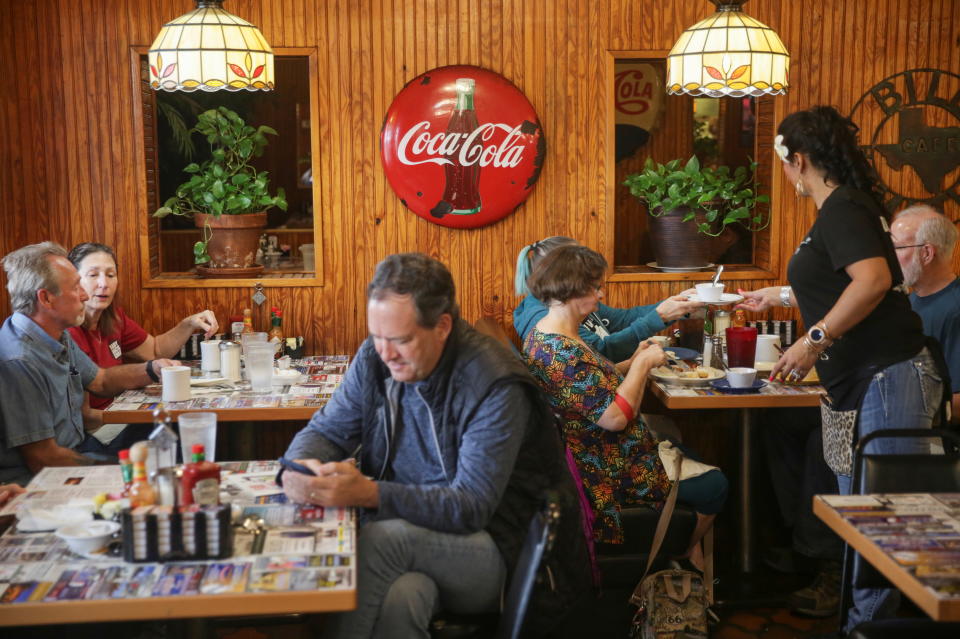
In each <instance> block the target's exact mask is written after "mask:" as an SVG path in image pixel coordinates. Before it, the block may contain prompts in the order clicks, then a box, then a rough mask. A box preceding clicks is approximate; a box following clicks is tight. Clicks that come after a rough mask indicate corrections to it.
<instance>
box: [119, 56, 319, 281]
mask: <svg viewBox="0 0 960 639" xmlns="http://www.w3.org/2000/svg"><path fill="white" fill-rule="evenodd" d="M146 53H147V49H146V47H133V49H132V52H131V59H132V65H133V69H134V84H135V87H136V92H137V99H136V105H137V109H136V121H137V124H138V127H139V130H140V131H141V132H142V136H141V140H142V144H143V146H142V147H141V153H139V154H138V156H139V157H140V158H142V161H143V164H142V168H143V175H144V182H143V185H144V191H143V193H142V197H141V199H140V201H141V202H142V208H141V210H140V212H139V215H140V220H141V224H140V229H141V233H140V253H141V268H142V272H143V273H144V274H145V277H144V286H145V287H146V288H192V287H198V288H200V287H225V286H226V287H230V286H250V285H253V284H255V283H262V284H263V286H267V287H270V286H310V285H314V286H316V285H321V284H322V267H323V253H322V250H321V235H320V229H321V228H322V222H321V217H322V216H321V207H320V185H319V179H318V178H319V133H318V127H317V125H316V123H317V121H318V117H317V111H318V100H317V97H318V93H317V92H318V87H317V81H318V80H317V72H316V67H317V60H316V56H317V53H316V49H314V48H276V49H274V54H275V62H274V64H275V77H276V85H277V88H276V89H275V90H274V91H271V92H260V91H255V92H248V91H237V92H233V91H217V92H212V93H205V92H202V91H195V92H191V93H184V92H173V93H168V92H165V91H154V90H153V89H151V88H150V86H149V84H148V80H149V72H148V68H147V56H146ZM218 106H226V107H228V108H230V109H232V110H234V111H236V112H237V113H238V114H239V115H240V116H241V117H242V118H244V120H246V122H247V124H249V125H251V126H259V125H264V124H265V125H267V126H270V127H272V128H273V129H275V130H276V131H277V134H278V135H276V136H268V139H269V144H268V145H267V147H266V150H265V153H264V155H263V156H262V157H260V158H257V160H255V161H254V162H253V164H254V166H255V167H256V168H257V170H258V171H268V172H269V177H270V192H271V193H274V192H275V191H276V189H277V188H278V187H282V188H283V189H284V191H285V194H286V199H287V203H288V209H287V211H281V210H279V209H277V208H273V209H270V211H269V212H268V222H267V224H268V226H267V229H266V231H265V233H266V235H267V236H268V237H269V236H273V237H276V243H277V244H278V245H280V246H283V247H286V248H287V250H288V251H289V258H286V257H285V258H279V259H277V260H275V261H274V262H272V263H266V264H264V265H265V266H266V267H267V268H266V269H265V271H264V273H263V274H262V275H261V276H260V277H258V278H256V279H219V278H218V279H212V280H208V279H203V278H200V277H198V276H197V275H196V274H195V273H194V272H193V271H192V270H191V269H192V267H193V245H194V243H195V242H196V241H197V240H199V239H201V231H200V229H198V228H196V226H195V225H194V222H193V220H192V218H186V217H179V216H173V215H170V216H167V217H165V218H163V219H156V218H153V217H152V213H153V212H154V211H155V210H156V209H157V208H158V207H159V206H160V204H161V203H163V202H164V201H165V200H166V199H167V198H169V197H171V196H172V195H173V194H174V192H175V190H176V187H177V186H178V185H179V184H181V183H183V182H184V181H186V180H187V179H189V176H188V174H186V173H183V171H182V169H183V167H184V166H186V165H187V164H189V163H190V162H202V161H203V160H204V159H206V158H207V157H209V147H208V145H207V143H206V141H205V140H204V139H203V138H202V137H201V136H199V135H194V136H193V143H194V144H193V148H192V149H190V148H189V145H188V144H185V142H184V138H185V135H184V132H185V131H186V130H187V129H189V128H190V127H192V126H193V125H194V124H195V123H196V116H197V114H198V113H200V112H202V111H205V110H207V109H210V108H216V107H218ZM309 244H312V245H313V246H314V254H315V260H314V262H315V266H314V268H312V269H310V268H309V265H307V264H305V263H304V260H303V258H302V255H303V253H302V252H301V251H300V247H301V246H303V245H309Z"/></svg>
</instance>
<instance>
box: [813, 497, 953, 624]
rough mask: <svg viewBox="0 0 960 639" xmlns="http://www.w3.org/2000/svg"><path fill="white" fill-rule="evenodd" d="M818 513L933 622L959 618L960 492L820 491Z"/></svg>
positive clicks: (816, 502) (816, 504)
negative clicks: (838, 492) (857, 493)
mask: <svg viewBox="0 0 960 639" xmlns="http://www.w3.org/2000/svg"><path fill="white" fill-rule="evenodd" d="M813 512H814V514H816V516H817V517H819V518H820V519H821V520H823V521H824V523H826V524H827V525H828V526H830V528H831V529H832V530H833V531H834V532H835V533H837V535H839V536H840V537H841V538H842V539H843V540H844V541H845V542H847V543H848V544H849V545H850V546H851V547H852V548H853V549H854V550H856V551H857V552H858V553H860V555H861V556H862V557H863V558H864V559H866V560H867V561H868V562H870V564H872V565H873V566H874V567H875V568H876V569H877V570H878V571H880V573H882V574H883V576H885V577H886V578H887V579H889V580H890V582H891V583H892V584H893V585H894V586H896V587H897V588H898V589H899V590H900V591H901V592H903V593H904V594H905V595H906V596H907V597H909V598H910V600H911V601H913V603H915V604H916V605H917V606H918V607H919V608H920V609H921V610H923V611H924V612H925V613H927V614H928V615H929V616H930V618H931V619H933V620H934V621H960V493H915V494H911V493H904V494H868V495H816V496H815V497H814V498H813Z"/></svg>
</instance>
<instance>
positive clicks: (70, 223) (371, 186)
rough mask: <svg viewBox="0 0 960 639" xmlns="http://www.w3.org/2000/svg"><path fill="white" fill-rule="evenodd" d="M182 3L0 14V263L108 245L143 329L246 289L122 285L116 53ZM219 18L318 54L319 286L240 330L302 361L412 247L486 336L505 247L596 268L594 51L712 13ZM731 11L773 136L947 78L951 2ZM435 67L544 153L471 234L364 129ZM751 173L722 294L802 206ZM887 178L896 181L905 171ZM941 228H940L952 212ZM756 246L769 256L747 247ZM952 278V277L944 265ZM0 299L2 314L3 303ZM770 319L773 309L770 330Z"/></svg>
mask: <svg viewBox="0 0 960 639" xmlns="http://www.w3.org/2000/svg"><path fill="white" fill-rule="evenodd" d="M854 4H855V8H854ZM188 5H189V2H188V1H187V0H155V1H154V2H149V3H142V2H137V1H135V0H113V1H112V2H103V1H102V0H69V1H68V0H34V1H33V2H0V56H3V57H4V59H9V60H13V61H15V63H16V64H17V67H18V68H24V69H29V70H30V73H29V74H17V75H16V76H15V80H14V82H15V84H14V85H13V87H11V90H10V91H6V92H4V93H3V94H0V121H2V124H0V127H2V133H0V147H2V152H0V201H2V202H3V207H2V208H0V225H2V229H0V254H5V253H8V252H9V251H11V250H13V249H15V248H18V247H20V246H23V245H24V244H27V243H32V242H39V241H42V240H48V239H49V240H55V241H58V242H60V243H61V244H64V245H65V246H67V247H69V246H72V245H73V244H75V243H76V242H79V241H82V240H91V239H94V240H99V241H105V242H107V243H112V244H113V245H114V248H115V250H117V252H118V255H119V256H120V265H119V266H120V271H121V295H122V296H123V299H124V303H125V305H126V306H125V307H126V310H127V311H128V312H129V313H130V315H131V316H132V317H134V319H137V320H138V321H140V322H141V323H142V324H143V325H144V327H145V328H147V329H148V330H150V331H151V332H154V333H157V332H162V331H165V330H168V329H169V328H170V327H171V326H173V324H175V323H176V322H177V321H179V320H180V319H181V318H182V317H183V316H185V315H187V314H189V313H191V312H194V311H196V310H200V309H201V308H210V309H212V310H214V311H215V312H216V313H217V314H218V316H219V317H220V318H221V320H222V321H225V320H226V317H227V316H228V315H231V314H235V313H238V312H240V311H241V310H242V309H243V308H244V307H248V306H252V302H251V299H250V295H251V293H252V288H248V287H252V285H253V284H254V283H255V281H254V280H247V281H242V282H238V283H237V284H236V286H234V287H232V288H230V287H227V286H226V285H225V284H224V283H215V282H198V283H196V284H189V285H185V284H184V283H183V282H182V281H178V282H169V283H168V284H167V285H163V284H151V285H150V286H151V287H150V288H145V287H143V286H142V283H145V282H150V281H151V278H150V264H149V262H148V261H145V260H143V259H142V251H141V247H143V246H146V243H147V238H148V235H147V234H146V233H145V232H144V229H143V228H142V226H143V225H145V220H144V218H145V216H144V215H143V214H142V213H143V207H144V206H145V202H146V193H145V184H144V182H143V178H142V176H143V175H144V166H143V159H142V158H143V149H142V145H141V143H140V142H139V141H138V136H139V132H140V131H141V130H142V122H141V121H140V120H139V117H140V116H139V115H138V114H137V109H138V104H139V98H138V86H137V85H138V79H137V76H136V73H135V70H136V64H134V58H133V53H132V52H131V53H130V55H129V56H128V55H127V54H128V52H130V51H131V49H130V48H131V47H135V46H137V45H147V44H149V43H150V42H151V41H152V40H153V38H154V37H155V36H156V34H157V31H158V30H159V28H160V25H162V24H163V23H164V22H166V21H168V20H170V19H173V18H175V17H176V16H178V15H181V14H182V13H183V12H184V11H186V10H188V9H189V6H188ZM230 5H231V7H230V10H231V11H232V12H234V13H236V14H237V15H239V16H241V17H243V18H246V19H249V20H251V21H253V22H258V23H259V24H260V25H261V27H262V29H263V33H264V35H265V36H266V38H267V40H268V41H269V42H270V43H271V45H273V46H274V47H276V48H277V49H278V50H279V49H282V48H283V47H293V48H297V47H302V48H308V49H311V50H316V51H317V55H316V58H315V60H314V61H313V63H312V64H311V67H310V68H311V76H312V77H313V78H315V80H316V85H317V86H316V89H315V100H313V101H312V103H311V115H312V119H313V125H314V126H313V135H314V141H313V142H312V144H313V145H314V147H315V148H316V149H317V150H318V152H317V153H316V154H315V155H314V158H313V169H314V177H315V179H316V180H318V184H319V188H318V189H317V191H316V192H315V193H314V206H315V210H316V211H318V212H320V213H321V214H322V223H321V224H318V225H317V227H316V228H315V235H314V237H315V241H314V244H315V245H316V247H317V266H318V268H321V269H322V276H321V277H318V278H316V279H317V282H316V285H314V286H303V285H302V282H292V283H290V282H287V281H286V280H265V281H264V284H265V285H268V284H269V283H270V282H280V283H279V284H277V286H276V287H274V288H268V289H267V296H268V298H269V300H268V302H267V303H265V304H264V306H263V307H254V313H255V318H256V320H255V321H257V322H258V323H259V326H261V327H266V324H267V318H266V315H268V314H269V306H270V305H274V304H275V305H278V306H280V307H282V308H283V309H284V311H285V313H286V315H285V326H284V327H285V329H286V330H287V332H288V333H289V334H294V335H301V334H302V335H304V337H305V338H306V340H307V345H308V348H309V349H310V350H311V351H326V352H351V351H352V350H353V349H354V348H356V346H357V345H359V343H360V341H361V340H362V339H363V338H364V337H365V335H366V318H365V297H364V288H365V284H366V282H367V280H368V279H369V278H370V276H371V274H372V272H373V269H374V267H375V265H376V263H377V261H378V260H380V259H382V258H383V257H384V256H385V255H387V254H389V253H395V252H399V251H411V250H419V251H425V252H427V253H430V254H432V255H435V256H437V257H439V258H440V259H443V260H444V261H446V262H447V264H448V265H449V266H450V269H451V272H452V273H453V275H454V278H455V280H456V282H457V284H458V287H459V291H460V297H459V301H460V305H461V308H462V311H463V315H464V316H465V317H466V318H467V319H471V320H472V319H476V318H477V317H480V316H481V315H483V314H493V315H495V316H497V317H499V318H500V319H501V321H503V322H504V323H505V324H506V323H508V322H509V321H510V312H511V310H512V308H513V307H514V306H515V305H516V303H517V301H518V300H517V298H516V296H515V295H514V293H513V284H512V281H513V270H514V262H515V259H516V255H517V252H518V251H519V249H520V248H521V247H522V246H523V245H525V244H529V243H530V242H532V241H534V240H538V239H541V238H543V237H546V236H549V235H570V236H574V237H577V239H579V240H581V241H582V242H584V243H585V244H587V245H589V246H591V247H594V248H596V249H598V250H600V251H601V252H602V253H603V254H604V255H606V256H607V257H608V258H609V257H611V256H613V255H614V251H615V249H614V247H615V243H614V241H613V237H612V224H613V217H612V215H613V207H614V205H615V202H616V200H615V194H616V191H615V185H613V184H612V183H611V180H612V176H614V175H615V172H614V171H613V170H611V168H610V166H609V165H608V162H609V160H608V157H609V156H611V155H612V153H610V152H609V151H610V150H611V149H612V145H613V139H612V137H611V131H610V130H609V129H608V127H609V123H610V121H611V120H612V118H611V116H610V114H609V113H608V110H609V109H610V108H611V104H610V98H612V96H610V94H609V92H610V87H611V86H612V79H611V78H610V77H609V72H610V71H609V64H608V58H609V56H610V55H611V54H610V53H609V52H611V51H636V52H638V53H639V54H644V55H646V54H649V53H650V52H657V53H660V52H664V53H665V52H666V51H667V50H669V49H670V47H671V46H672V45H673V43H674V42H675V40H676V38H677V36H678V35H679V34H680V33H681V32H682V31H683V30H684V29H685V28H687V27H689V26H690V25H691V24H693V23H694V22H696V21H697V20H699V19H702V18H704V17H706V16H707V15H710V13H711V12H712V11H713V7H712V5H711V4H710V3H708V2H705V1H701V0H698V1H695V2H694V1H691V0H663V1H661V2H653V1H652V0H648V1H645V2H637V1H636V0H549V1H548V2H537V1H533V0H351V1H350V2H327V1H324V0H269V1H268V0H235V2H232V3H230ZM745 10H746V12H747V13H748V14H749V15H751V16H754V17H756V18H757V19H759V20H761V21H763V22H765V23H766V24H769V25H770V26H771V27H773V28H774V29H776V30H777V32H778V33H779V34H780V36H781V38H782V39H783V41H784V43H785V44H786V46H787V48H788V49H789V51H790V53H791V54H792V62H791V77H790V80H791V88H790V92H789V93H788V94H787V95H786V96H784V97H777V98H774V99H772V104H773V119H772V123H771V124H772V126H774V127H775V126H776V124H777V123H778V122H779V121H780V120H781V119H782V118H783V117H784V116H785V115H787V114H788V113H790V112H792V111H795V110H798V109H802V108H807V107H810V106H812V105H815V104H824V103H826V104H834V105H836V106H837V107H838V109H839V110H840V111H841V113H848V112H849V111H850V109H851V108H852V106H853V104H854V103H855V102H856V100H857V99H859V97H860V96H861V95H863V93H864V92H865V91H866V90H867V89H869V88H870V87H872V86H873V85H875V84H876V83H877V82H879V81H880V80H882V79H884V78H886V77H888V76H890V75H892V74H894V73H897V72H899V71H903V70H905V69H912V68H921V67H930V68H939V69H947V70H954V71H956V70H957V69H960V48H958V47H957V40H958V37H960V3H958V2H956V1H955V0H909V1H907V0H858V1H857V2H856V3H851V2H843V1H842V0H827V1H825V2H819V3H817V2H814V3H801V2H796V0H752V1H751V2H749V3H748V4H747V5H746V6H745ZM142 50H143V51H145V50H146V47H145V46H144V47H142ZM445 64H478V65H482V66H485V67H487V68H489V69H491V70H493V71H496V72H498V73H501V74H503V75H504V76H505V77H506V78H507V79H509V80H510V81H511V82H513V83H514V84H516V85H517V86H518V87H519V88H520V89H521V90H522V91H523V92H524V93H525V94H526V95H527V97H528V98H529V99H530V101H531V103H532V104H533V105H534V108H535V109H536V110H537V113H538V114H539V116H540V119H541V122H542V124H543V127H544V131H545V135H546V139H547V145H548V146H547V149H548V151H547V158H546V161H545V163H544V166H543V172H542V174H541V177H540V181H539V183H538V184H537V185H536V187H535V189H534V191H533V193H532V194H531V196H530V198H529V199H528V200H527V201H526V202H525V203H524V204H523V206H521V207H520V209H519V210H518V211H517V212H516V213H515V214H513V215H511V216H509V217H508V218H506V219H504V220H502V221H500V222H498V223H497V224H494V225H492V226H489V227H485V228H482V229H476V230H469V231H454V230H450V229H444V228H440V227H438V226H435V225H432V224H430V223H429V222H427V221H425V220H422V219H420V218H419V217H417V216H416V215H414V214H413V213H411V212H409V211H407V210H406V209H405V208H404V207H403V205H402V204H400V202H399V201H398V199H397V197H396V196H395V195H394V193H393V191H392V190H391V189H390V186H389V184H388V182H387V180H386V178H385V176H384V174H383V170H382V168H381V165H380V156H379V134H380V127H381V124H382V118H383V115H384V113H385V112H386V110H387V108H388V107H389V105H390V102H391V101H392V99H393V96H395V95H396V94H397V92H399V91H400V90H401V89H402V88H403V86H404V84H405V83H407V82H409V81H410V80H411V79H412V78H414V77H415V76H416V75H418V74H420V73H422V72H424V71H427V70H428V69H430V68H431V67H432V66H439V65H445ZM93 70H96V71H95V73H94V71H93ZM105 78H106V79H109V81H107V80H105ZM117 78H120V81H116V79H117ZM125 79H126V80H125ZM125 82H129V85H127V86H125ZM278 90H282V88H281V89H278ZM873 124H874V126H875V125H876V123H873ZM935 125H936V126H946V124H945V123H944V122H941V121H937V122H936V123H935ZM682 126H683V125H682V123H673V122H672V121H671V122H670V123H665V128H664V129H662V133H664V134H669V135H676V136H680V135H685V133H684V132H683V131H682V130H681V127H682ZM763 135H765V134H761V133H759V131H758V136H760V137H758V141H757V144H758V149H759V150H764V148H765V145H769V144H770V142H771V140H770V139H766V140H764V139H763V137H762V136H763ZM758 160H759V157H758ZM761 164H762V165H767V166H766V167H765V168H766V169H767V170H769V173H770V180H771V181H770V184H771V185H772V191H773V194H774V198H773V202H772V212H773V222H772V225H774V229H773V230H774V232H773V234H772V235H771V242H770V245H769V253H770V268H769V269H762V270H761V271H758V272H757V273H756V274H755V275H759V276H763V272H768V273H769V274H770V275H769V278H767V279H747V278H748V275H747V274H742V275H738V276H737V279H736V280H730V282H731V284H732V283H734V282H736V283H738V284H739V283H743V284H744V285H749V286H750V287H752V288H756V287H760V286H763V285H772V284H779V283H782V282H783V281H784V280H785V272H784V271H785V269H786V263H787V259H788V258H789V256H790V255H792V254H793V251H794V249H795V248H796V246H797V244H798V243H799V242H800V241H801V240H802V238H803V235H804V234H805V232H806V230H807V229H808V228H809V226H810V225H811V224H812V222H813V220H814V218H815V210H814V207H813V204H812V203H811V202H809V201H806V200H801V201H798V200H797V199H796V197H795V196H794V194H793V190H792V188H791V187H790V185H789V184H787V183H786V181H785V180H784V179H783V177H782V171H781V170H780V169H779V166H777V164H776V161H775V160H773V159H771V160H769V161H767V160H763V161H762V162H761ZM903 174H904V176H907V177H903V176H901V178H902V179H903V180H907V179H908V177H909V176H910V175H911V174H910V173H909V171H904V172H903ZM947 214H948V215H949V216H950V217H951V218H952V219H957V218H960V210H958V207H957V205H956V204H955V203H953V202H951V203H949V204H948V206H947ZM777 225H779V226H777ZM94 236H96V237H94ZM759 241H760V240H759V238H758V242H759ZM758 250H767V249H766V247H763V246H762V245H760V244H759V243H758ZM954 267H955V270H960V268H958V267H960V254H958V256H957V257H956V258H955V262H954ZM0 277H2V276H0ZM189 286H193V288H189ZM687 286H689V281H686V280H673V281H664V280H661V279H652V280H644V281H637V280H631V279H629V278H626V276H624V278H623V279H622V278H621V276H620V275H617V276H613V277H611V280H610V286H609V287H608V288H609V290H608V298H607V301H608V303H610V304H613V305H628V304H639V303H651V302H654V301H657V300H659V299H662V298H663V297H664V296H666V295H669V294H671V293H675V292H679V291H680V290H683V289H684V288H685V287H687ZM0 301H2V303H3V305H4V306H6V304H7V302H8V297H7V294H6V291H5V290H4V289H0ZM788 312H789V311H787V310H783V309H778V310H776V311H775V312H774V316H777V317H780V316H787V315H786V314H787V313H788Z"/></svg>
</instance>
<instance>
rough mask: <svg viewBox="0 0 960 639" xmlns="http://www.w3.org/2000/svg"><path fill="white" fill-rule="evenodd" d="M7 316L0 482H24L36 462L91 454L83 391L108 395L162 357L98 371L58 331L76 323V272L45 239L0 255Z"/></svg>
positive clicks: (156, 366)
mask: <svg viewBox="0 0 960 639" xmlns="http://www.w3.org/2000/svg"><path fill="white" fill-rule="evenodd" d="M3 267H4V269H5V270H6V272H7V290H8V291H9V293H10V304H11V306H12V307H13V311H14V312H13V315H11V316H10V317H8V318H7V319H6V321H5V322H4V323H3V326H2V327H0V483H3V482H16V483H20V484H24V483H26V482H27V481H29V480H30V477H31V476H32V475H33V474H34V473H36V472H37V471H39V470H40V469H41V468H43V467H44V466H75V465H84V464H91V463H93V460H92V459H90V458H89V457H85V456H84V455H82V454H81V453H79V452H78V451H77V450H76V449H77V448H78V447H79V446H80V445H81V443H82V442H83V441H84V437H85V431H84V427H83V417H82V415H81V408H82V406H83V392H84V389H86V390H88V391H90V392H93V393H96V394H98V395H105V396H112V395H116V394H117V393H119V392H122V391H124V390H127V389H129V388H138V387H140V386H145V385H146V384H149V383H150V381H151V380H156V379H157V376H158V374H159V370H160V368H161V367H163V366H166V365H169V364H172V363H174V362H171V361H170V360H155V361H152V362H147V365H146V366H144V365H143V364H129V365H125V366H116V367H113V368H108V369H101V368H99V367H98V366H97V365H96V364H94V363H93V362H92V361H91V360H90V358H89V357H87V356H86V355H85V354H84V353H83V351H81V350H80V349H79V348H78V347H77V345H76V344H75V343H74V342H73V340H72V339H70V336H69V334H68V333H67V331H66V329H67V328H69V327H71V326H76V325H78V324H80V323H81V322H82V321H83V303H84V301H85V300H86V299H87V294H86V293H85V292H84V290H83V288H82V287H81V286H80V274H79V273H77V270H76V269H75V268H74V267H73V265H72V264H71V263H70V261H69V260H67V253H66V251H65V250H64V249H63V247H61V246H59V245H58V244H55V243H53V242H42V243H40V244H31V245H29V246H25V247H23V248H21V249H18V250H16V251H14V252H13V253H10V254H9V255H7V256H6V257H5V258H4V259H3Z"/></svg>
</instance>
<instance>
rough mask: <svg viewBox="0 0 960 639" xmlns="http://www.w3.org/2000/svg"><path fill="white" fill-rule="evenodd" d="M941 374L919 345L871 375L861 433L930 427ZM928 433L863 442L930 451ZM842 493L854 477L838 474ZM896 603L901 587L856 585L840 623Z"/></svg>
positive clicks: (869, 449)
mask: <svg viewBox="0 0 960 639" xmlns="http://www.w3.org/2000/svg"><path fill="white" fill-rule="evenodd" d="M942 384H943V382H942V380H941V379H940V376H939V375H938V374H937V370H936V367H935V366H934V363H933V359H932V358H931V357H930V353H929V352H928V351H927V349H923V350H922V351H920V353H919V354H918V355H917V356H916V357H914V358H913V359H909V360H906V361H903V362H898V363H897V364H894V365H892V366H890V367H888V368H885V369H884V370H882V371H880V372H879V373H877V374H876V375H874V376H873V380H872V381H871V382H870V386H869V387H868V388H867V394H866V396H865V397H864V399H863V406H862V407H861V409H860V425H859V435H860V437H861V438H862V437H864V436H866V435H867V434H869V433H872V432H874V431H878V430H886V429H888V428H931V427H932V426H933V419H934V417H935V416H936V414H937V410H938V408H939V407H940V396H941V387H942ZM933 441H934V440H933V439H932V438H922V439H909V438H905V437H897V438H892V437H891V438H881V439H876V440H874V441H872V442H870V443H869V444H867V446H866V449H865V451H864V452H866V453H873V454H902V455H905V454H912V455H917V454H929V452H930V444H931V443H932V442H933ZM837 484H838V485H839V488H840V494H842V495H849V494H850V491H851V488H852V486H851V484H852V478H851V477H850V475H837ZM899 605H900V591H899V590H896V589H893V588H854V590H853V607H852V608H851V609H850V614H849V616H848V618H847V626H846V628H845V629H844V630H845V631H846V632H849V631H850V630H852V629H853V628H854V626H856V625H857V624H859V623H861V622H864V621H870V620H872V619H882V618H884V617H890V616H893V614H894V613H895V612H896V609H897V607H898V606H899Z"/></svg>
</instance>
